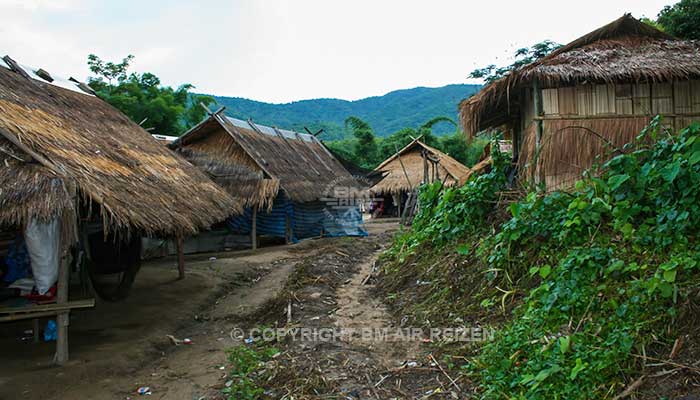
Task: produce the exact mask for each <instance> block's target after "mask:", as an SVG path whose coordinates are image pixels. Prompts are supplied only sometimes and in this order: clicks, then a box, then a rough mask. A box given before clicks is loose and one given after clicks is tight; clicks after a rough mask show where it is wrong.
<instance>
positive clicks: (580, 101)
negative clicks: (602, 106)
mask: <svg viewBox="0 0 700 400" xmlns="http://www.w3.org/2000/svg"><path fill="white" fill-rule="evenodd" d="M576 105H577V106H578V115H584V116H585V115H595V109H594V106H593V86H591V85H583V86H577V87H576Z"/></svg>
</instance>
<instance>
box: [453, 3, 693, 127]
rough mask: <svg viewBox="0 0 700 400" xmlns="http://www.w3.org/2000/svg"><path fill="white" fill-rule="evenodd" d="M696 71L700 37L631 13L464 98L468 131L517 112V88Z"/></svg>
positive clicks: (665, 77) (676, 76)
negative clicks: (677, 33) (679, 34)
mask: <svg viewBox="0 0 700 400" xmlns="http://www.w3.org/2000/svg"><path fill="white" fill-rule="evenodd" d="M699 76H700V42H699V41H690V40H685V41H684V40H678V39H675V38H673V37H672V36H670V35H668V34H666V33H664V32H661V31H659V30H657V29H656V28H654V27H652V26H649V25H647V24H645V23H643V22H640V21H639V20H637V19H635V18H633V17H632V16H631V15H629V14H625V15H624V16H622V17H621V18H619V19H617V20H615V21H613V22H611V23H610V24H608V25H605V26H603V27H601V28H599V29H596V30H595V31H593V32H590V33H588V34H586V35H584V36H582V37H580V38H578V39H576V40H574V41H573V42H571V43H569V44H567V45H566V46H563V47H561V48H559V49H557V50H556V51H554V52H552V53H551V54H549V55H548V56H546V57H544V58H542V59H540V60H538V61H535V62H533V63H531V64H528V65H526V66H524V67H522V68H520V69H519V70H517V71H513V72H511V73H510V74H508V75H507V76H505V77H503V78H501V79H499V80H497V81H494V82H492V83H490V84H489V85H487V86H486V87H484V88H483V89H482V90H481V91H480V92H479V93H477V94H476V95H474V96H473V97H471V98H469V99H465V100H463V101H462V102H461V103H460V105H459V109H460V119H461V122H462V126H463V128H464V131H465V133H466V134H467V135H469V136H473V135H475V134H476V133H477V132H479V131H481V130H484V129H488V128H495V127H498V126H499V125H502V124H506V123H509V122H510V121H512V120H513V119H515V118H517V116H518V113H519V104H518V98H517V97H518V96H517V94H518V92H519V91H520V89H521V88H523V87H528V86H531V85H532V82H533V81H534V80H537V81H538V82H539V83H540V85H541V86H542V87H554V86H560V85H573V84H576V83H580V82H605V83H613V82H628V83H629V82H667V81H672V80H686V79H692V78H695V77H699Z"/></svg>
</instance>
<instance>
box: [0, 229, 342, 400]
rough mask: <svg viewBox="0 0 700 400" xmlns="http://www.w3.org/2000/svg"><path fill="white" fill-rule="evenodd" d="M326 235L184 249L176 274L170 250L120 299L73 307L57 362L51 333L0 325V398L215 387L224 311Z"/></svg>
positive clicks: (225, 328) (280, 280)
mask: <svg viewBox="0 0 700 400" xmlns="http://www.w3.org/2000/svg"><path fill="white" fill-rule="evenodd" d="M328 241H332V240H331V239H322V240H308V241H304V242H301V243H299V244H296V245H293V246H279V247H272V248H263V249H260V250H258V251H257V252H255V253H252V252H235V253H222V254H208V255H199V256H192V257H188V260H187V278H186V279H185V280H182V281H178V280H176V276H177V270H176V268H175V266H174V261H173V260H163V261H157V262H151V263H147V264H146V265H144V266H143V267H142V269H141V271H140V272H139V275H138V276H137V279H136V282H135V286H134V288H133V289H132V292H131V294H130V296H129V298H128V299H127V300H126V301H124V302H118V303H105V302H99V303H98V304H97V306H96V307H95V309H92V310H86V311H81V312H75V313H73V314H72V317H71V329H70V338H69V340H70V353H71V361H70V362H69V364H68V365H67V366H65V367H63V368H56V367H53V366H51V363H50V360H51V357H52V354H53V351H54V344H53V343H40V344H33V343H30V342H24V341H21V340H20V339H19V337H20V336H22V332H23V331H24V330H26V329H30V328H31V324H30V323H29V322H22V323H13V324H3V325H0V348H1V349H2V357H1V358H2V362H0V400H10V399H13V400H14V399H41V400H51V399H83V398H89V399H125V398H127V397H134V395H135V392H136V389H137V388H138V387H140V386H150V387H151V388H153V396H154V397H152V398H163V399H187V400H190V399H193V398H195V399H199V398H200V397H201V396H205V395H207V393H211V392H212V387H213V386H214V387H218V385H219V380H220V379H221V377H222V372H221V371H220V370H219V367H220V366H222V365H224V363H225V361H226V354H225V349H226V348H228V347H231V346H232V345H234V344H235V343H234V342H233V341H232V340H231V339H230V337H229V330H230V329H229V325H230V323H229V322H228V320H229V319H231V318H240V317H242V316H245V315H247V314H249V313H250V312H252V311H253V310H255V309H256V308H258V307H260V306H261V305H263V304H265V303H266V302H267V301H269V300H270V299H272V298H274V297H275V296H276V295H277V293H278V292H279V290H280V289H281V288H282V287H283V286H284V284H285V282H286V280H287V277H288V276H289V274H290V273H291V272H292V270H293V267H294V265H295V264H296V263H297V262H298V260H299V259H300V258H302V257H305V256H309V255H311V254H314V253H315V252H316V251H317V250H316V248H318V247H319V244H320V243H325V242H328ZM43 323H45V322H43ZM167 335H172V336H173V337H175V338H177V339H184V338H190V339H192V341H193V344H192V345H179V346H175V345H173V344H172V343H171V341H170V340H169V339H168V337H167ZM216 392H218V390H216ZM136 396H138V395H136Z"/></svg>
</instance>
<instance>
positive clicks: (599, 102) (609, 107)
mask: <svg viewBox="0 0 700 400" xmlns="http://www.w3.org/2000/svg"><path fill="white" fill-rule="evenodd" d="M593 111H594V114H595V115H606V114H615V86H614V85H595V86H594V90H593Z"/></svg>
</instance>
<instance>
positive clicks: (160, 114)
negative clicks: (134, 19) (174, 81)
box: [88, 54, 214, 136]
mask: <svg viewBox="0 0 700 400" xmlns="http://www.w3.org/2000/svg"><path fill="white" fill-rule="evenodd" d="M133 59H134V57H133V56H131V55H129V56H128V57H126V58H124V59H123V60H122V61H121V62H120V63H114V62H106V61H103V60H102V59H100V58H99V57H97V56H96V55H94V54H90V56H88V66H89V67H90V70H91V71H92V72H93V73H94V74H95V75H96V76H95V77H91V78H89V79H88V84H89V85H90V87H92V88H93V90H95V92H96V93H97V95H98V96H99V97H100V98H102V99H103V100H105V101H107V102H108V103H110V104H111V105H113V106H115V107H116V108H118V109H119V110H121V111H122V112H123V113H124V114H126V115H127V116H128V117H129V118H130V119H131V120H132V121H134V122H136V123H137V124H141V125H142V126H143V127H144V128H146V129H148V130H149V131H151V132H152V133H159V134H162V135H176V136H177V135H180V134H182V133H183V132H184V131H185V130H187V129H188V128H189V127H191V126H193V125H195V124H196V123H198V122H200V121H201V120H202V119H203V118H204V116H205V115H206V111H205V110H204V109H203V108H202V107H201V106H200V105H199V103H203V104H205V105H207V106H208V105H210V104H212V103H214V99H213V98H211V97H209V96H198V95H193V94H191V93H190V90H192V89H193V88H194V86H192V85H190V84H184V85H180V86H179V87H178V88H177V89H173V88H171V87H169V86H162V85H161V81H160V79H159V78H158V77H157V76H155V75H154V74H152V73H148V72H146V73H143V74H137V73H131V74H128V68H129V65H130V63H131V61H132V60H133Z"/></svg>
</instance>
